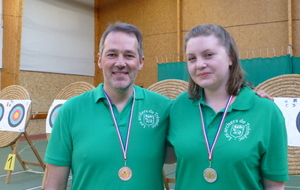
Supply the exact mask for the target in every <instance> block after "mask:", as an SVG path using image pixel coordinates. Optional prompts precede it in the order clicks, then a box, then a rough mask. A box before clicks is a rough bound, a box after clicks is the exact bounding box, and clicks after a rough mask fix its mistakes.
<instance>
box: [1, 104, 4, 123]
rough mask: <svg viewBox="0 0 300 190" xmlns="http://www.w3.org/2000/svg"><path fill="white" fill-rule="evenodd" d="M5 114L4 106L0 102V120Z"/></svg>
mask: <svg viewBox="0 0 300 190" xmlns="http://www.w3.org/2000/svg"><path fill="white" fill-rule="evenodd" d="M3 116H4V106H3V104H1V103H0V121H1V120H2V118H3Z"/></svg>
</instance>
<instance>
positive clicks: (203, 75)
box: [198, 73, 210, 78]
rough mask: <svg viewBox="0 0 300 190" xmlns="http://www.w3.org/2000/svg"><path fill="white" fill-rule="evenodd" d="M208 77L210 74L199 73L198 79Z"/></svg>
mask: <svg viewBox="0 0 300 190" xmlns="http://www.w3.org/2000/svg"><path fill="white" fill-rule="evenodd" d="M209 75H210V73H200V74H199V75H198V76H200V77H203V78H204V77H207V76H209Z"/></svg>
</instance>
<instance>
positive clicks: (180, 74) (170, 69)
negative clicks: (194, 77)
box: [157, 62, 189, 81]
mask: <svg viewBox="0 0 300 190" xmlns="http://www.w3.org/2000/svg"><path fill="white" fill-rule="evenodd" d="M157 66H158V81H161V80H165V79H180V80H185V81H188V80H189V73H188V71H187V67H186V62H176V63H175V62H172V63H162V64H157Z"/></svg>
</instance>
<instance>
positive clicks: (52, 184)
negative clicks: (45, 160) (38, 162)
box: [45, 164, 70, 190]
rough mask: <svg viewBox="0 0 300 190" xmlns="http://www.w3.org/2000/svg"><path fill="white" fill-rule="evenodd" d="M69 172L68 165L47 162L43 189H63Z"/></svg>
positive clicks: (65, 186)
mask: <svg viewBox="0 0 300 190" xmlns="http://www.w3.org/2000/svg"><path fill="white" fill-rule="evenodd" d="M69 173H70V167H62V166H55V165H52V164H47V168H46V174H45V175H46V182H45V190H65V189H66V188H67V183H68V177H69Z"/></svg>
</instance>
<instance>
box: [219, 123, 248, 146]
mask: <svg viewBox="0 0 300 190" xmlns="http://www.w3.org/2000/svg"><path fill="white" fill-rule="evenodd" d="M250 130H251V128H250V123H248V122H246V121H244V120H243V119H240V120H237V119H236V120H232V121H230V122H229V123H226V125H225V128H224V134H225V137H226V138H228V140H229V141H230V140H232V139H233V140H239V141H242V140H244V139H246V138H247V137H248V135H249V133H250Z"/></svg>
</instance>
